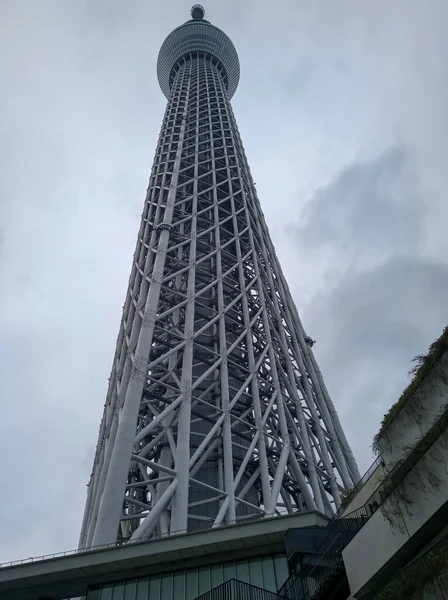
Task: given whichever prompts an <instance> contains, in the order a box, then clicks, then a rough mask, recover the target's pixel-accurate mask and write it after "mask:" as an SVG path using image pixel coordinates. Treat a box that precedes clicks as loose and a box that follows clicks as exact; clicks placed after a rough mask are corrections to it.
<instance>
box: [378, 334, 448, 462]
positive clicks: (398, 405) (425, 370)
mask: <svg viewBox="0 0 448 600" xmlns="http://www.w3.org/2000/svg"><path fill="white" fill-rule="evenodd" d="M446 350H448V326H447V327H445V329H444V330H443V333H442V335H441V336H440V337H439V338H438V339H437V340H435V342H433V343H432V344H431V346H430V347H429V349H428V352H427V354H419V355H418V356H416V357H414V359H413V362H416V363H417V364H416V365H415V366H414V367H413V368H412V369H411V371H410V374H412V375H413V378H412V381H411V382H410V384H409V385H408V386H407V388H406V389H405V390H404V391H403V393H402V394H401V396H400V398H399V399H398V401H397V402H395V404H393V405H392V406H391V407H390V409H389V411H388V412H387V413H386V414H385V415H384V417H383V420H382V421H381V426H380V430H379V431H378V433H377V434H376V435H375V437H374V438H373V444H372V448H373V451H374V452H375V453H378V452H379V447H378V443H379V440H380V439H381V437H382V436H383V435H384V433H385V432H386V431H387V429H388V427H389V426H390V424H391V423H392V421H393V420H394V419H395V417H396V416H397V415H398V413H399V412H400V411H401V409H402V408H403V407H404V406H405V404H406V403H407V401H408V400H409V398H410V397H411V396H412V395H413V394H414V392H415V391H416V389H417V388H418V387H419V385H421V383H423V381H424V380H425V379H426V377H427V376H428V375H429V374H430V373H431V371H432V370H433V369H434V367H435V366H436V365H437V363H438V362H439V360H440V358H441V357H442V356H443V354H444V353H445V352H446Z"/></svg>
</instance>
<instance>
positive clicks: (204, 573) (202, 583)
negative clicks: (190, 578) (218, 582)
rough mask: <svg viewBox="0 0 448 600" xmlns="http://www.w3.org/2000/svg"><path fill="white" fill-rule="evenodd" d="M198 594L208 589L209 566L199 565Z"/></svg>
mask: <svg viewBox="0 0 448 600" xmlns="http://www.w3.org/2000/svg"><path fill="white" fill-rule="evenodd" d="M198 580H199V584H198V587H199V594H204V593H205V592H208V591H209V589H210V567H201V568H200V569H199V571H198Z"/></svg>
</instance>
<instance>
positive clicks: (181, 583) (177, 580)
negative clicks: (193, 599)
mask: <svg viewBox="0 0 448 600" xmlns="http://www.w3.org/2000/svg"><path fill="white" fill-rule="evenodd" d="M173 598H174V600H184V598H185V571H178V572H177V573H174V585H173Z"/></svg>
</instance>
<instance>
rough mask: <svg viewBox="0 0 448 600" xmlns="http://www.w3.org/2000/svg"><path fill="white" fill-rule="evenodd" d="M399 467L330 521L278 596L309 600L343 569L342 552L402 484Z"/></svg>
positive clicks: (401, 473) (401, 464)
mask: <svg viewBox="0 0 448 600" xmlns="http://www.w3.org/2000/svg"><path fill="white" fill-rule="evenodd" d="M403 463H404V461H399V462H398V463H397V464H396V465H395V467H394V468H393V469H392V470H391V471H390V473H389V474H388V475H387V476H386V477H385V479H384V480H383V481H382V482H381V483H380V485H379V486H378V488H377V489H376V490H375V491H374V492H373V494H372V495H371V496H370V498H369V499H368V500H367V502H366V503H365V504H364V505H363V506H361V507H360V508H358V509H356V510H354V511H352V512H351V513H349V514H347V515H344V516H343V517H342V516H339V515H338V513H336V514H335V515H334V516H333V517H332V519H331V521H330V522H329V523H328V524H327V526H326V529H327V530H328V534H327V535H326V537H325V538H324V540H323V542H322V544H321V545H320V547H319V548H318V549H317V550H316V552H315V553H314V554H312V555H308V556H307V558H306V559H305V560H303V561H302V563H301V565H300V570H295V571H294V572H293V573H292V574H291V575H290V576H289V578H288V579H287V580H286V581H285V583H284V584H283V586H282V587H281V588H280V589H279V594H282V595H283V596H286V597H287V598H289V599H291V600H311V599H312V598H313V597H314V596H316V595H317V594H318V592H319V590H321V589H322V588H323V587H324V586H326V585H327V584H328V581H329V580H330V581H331V579H332V577H333V575H336V574H338V573H340V571H341V569H343V568H344V566H343V560H342V551H343V550H344V548H345V547H346V546H347V545H348V544H349V542H351V540H352V539H353V538H354V537H355V535H356V534H357V533H358V532H359V531H360V530H361V529H362V527H364V525H365V523H366V522H367V521H368V520H369V519H370V517H371V516H372V515H374V514H375V512H376V511H377V510H378V509H379V508H380V506H381V505H382V504H383V503H384V502H385V501H386V500H387V498H388V497H389V496H390V494H391V493H392V492H393V490H394V489H395V487H396V486H397V485H398V483H399V482H400V481H401V480H402V478H403ZM374 465H375V463H374ZM374 465H372V467H371V469H369V471H370V472H371V473H373V470H375V469H373V466H374ZM375 468H376V467H375ZM293 557H294V553H291V555H290V557H289V560H291V558H293Z"/></svg>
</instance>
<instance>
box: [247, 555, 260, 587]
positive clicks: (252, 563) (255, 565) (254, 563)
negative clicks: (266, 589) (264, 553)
mask: <svg viewBox="0 0 448 600" xmlns="http://www.w3.org/2000/svg"><path fill="white" fill-rule="evenodd" d="M249 583H251V584H252V585H256V586H258V587H261V588H262V587H263V573H262V570H261V560H260V559H259V558H252V559H251V560H249Z"/></svg>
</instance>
